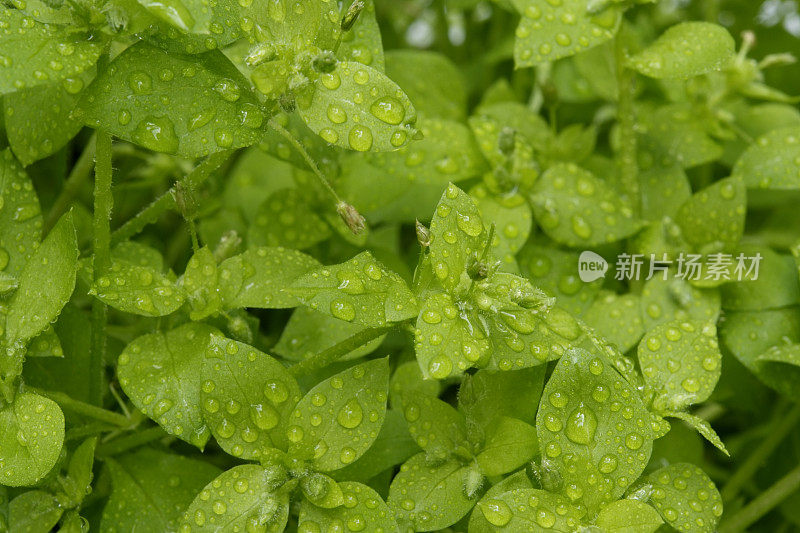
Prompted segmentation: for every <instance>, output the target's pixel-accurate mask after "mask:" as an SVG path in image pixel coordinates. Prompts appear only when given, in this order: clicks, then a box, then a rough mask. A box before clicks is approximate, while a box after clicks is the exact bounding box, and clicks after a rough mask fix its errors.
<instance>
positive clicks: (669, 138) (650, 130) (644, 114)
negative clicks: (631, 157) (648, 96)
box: [636, 103, 722, 168]
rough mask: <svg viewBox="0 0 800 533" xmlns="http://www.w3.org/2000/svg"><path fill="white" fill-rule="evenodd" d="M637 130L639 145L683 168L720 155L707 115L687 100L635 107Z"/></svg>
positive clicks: (720, 151)
mask: <svg viewBox="0 0 800 533" xmlns="http://www.w3.org/2000/svg"><path fill="white" fill-rule="evenodd" d="M636 118H637V124H636V131H637V132H638V133H639V134H640V141H641V143H640V144H641V145H642V148H644V149H646V150H648V151H650V152H652V153H655V154H665V155H666V156H667V157H668V158H667V161H670V160H674V161H676V162H677V163H678V164H680V165H681V166H682V167H683V168H691V167H695V166H698V165H702V164H704V163H710V162H711V161H714V160H716V159H719V158H720V156H722V147H721V146H720V145H719V144H718V143H717V142H716V141H715V140H714V139H713V138H712V137H711V136H710V131H709V123H710V121H711V120H713V119H711V118H710V117H706V116H704V114H703V112H702V110H701V111H698V110H697V109H695V108H694V107H692V106H691V105H689V104H686V103H674V104H666V105H661V106H658V107H655V108H654V107H653V106H649V105H642V106H640V107H638V108H637V113H636Z"/></svg>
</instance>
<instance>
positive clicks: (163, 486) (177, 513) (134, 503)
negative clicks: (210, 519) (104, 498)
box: [100, 448, 236, 533]
mask: <svg viewBox="0 0 800 533" xmlns="http://www.w3.org/2000/svg"><path fill="white" fill-rule="evenodd" d="M105 463H106V466H107V468H108V470H109V472H110V474H111V483H112V486H113V489H112V491H111V496H110V497H109V498H108V503H107V504H106V506H105V508H104V509H103V515H102V518H101V520H100V531H101V532H103V533H112V532H118V531H119V532H121V531H139V530H145V531H147V530H151V529H153V530H157V531H177V529H178V524H179V520H180V518H181V512H182V511H183V510H184V509H186V506H188V505H189V504H190V503H191V501H192V498H194V496H195V494H197V492H199V491H200V489H202V488H203V487H204V486H205V485H206V483H209V482H210V481H211V480H212V479H214V477H215V476H216V475H218V474H219V469H218V468H217V467H215V466H212V465H211V464H209V463H208V462H206V461H198V460H196V459H189V458H187V457H183V456H181V455H176V454H171V453H165V452H162V451H157V450H154V449H150V448H143V449H141V450H139V451H137V452H135V453H132V454H128V455H124V456H122V457H116V458H110V457H109V458H107V459H105ZM226 489H227V487H226ZM215 496H216V495H215ZM216 501H219V497H216V498H214V499H213V500H211V501H210V502H209V505H210V504H211V503H212V502H216ZM227 501H228V500H226V503H227ZM234 501H236V500H234ZM192 531H195V530H194V529H192Z"/></svg>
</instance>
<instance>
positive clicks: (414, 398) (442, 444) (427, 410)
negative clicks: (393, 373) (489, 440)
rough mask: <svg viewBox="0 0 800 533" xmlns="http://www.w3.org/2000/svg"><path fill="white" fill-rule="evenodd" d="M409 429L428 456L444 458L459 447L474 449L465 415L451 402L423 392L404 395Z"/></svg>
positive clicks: (436, 459) (469, 450)
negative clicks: (468, 436)
mask: <svg viewBox="0 0 800 533" xmlns="http://www.w3.org/2000/svg"><path fill="white" fill-rule="evenodd" d="M402 409H403V416H404V417H405V419H406V423H407V424H408V432H409V433H410V434H411V436H412V437H413V438H414V440H415V441H416V442H417V445H418V446H419V447H420V448H422V449H423V450H425V453H426V454H427V455H426V456H427V457H428V459H429V460H435V461H443V460H446V459H449V458H450V456H452V455H453V454H455V453H456V452H457V451H460V452H461V453H462V454H463V453H464V452H466V453H467V454H470V453H471V452H472V450H471V445H470V443H469V440H468V439H467V424H466V420H465V419H464V415H463V414H461V413H460V412H458V411H457V410H456V409H455V408H454V407H453V406H451V405H450V404H449V403H447V402H444V401H442V400H440V399H439V398H436V397H433V396H429V395H427V394H424V393H422V392H418V391H417V392H412V391H408V392H406V393H405V394H403V395H402Z"/></svg>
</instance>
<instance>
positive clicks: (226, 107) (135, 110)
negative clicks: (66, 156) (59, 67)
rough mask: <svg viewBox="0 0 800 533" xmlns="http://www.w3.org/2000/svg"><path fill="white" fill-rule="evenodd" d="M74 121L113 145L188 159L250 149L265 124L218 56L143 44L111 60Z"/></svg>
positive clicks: (231, 69)
mask: <svg viewBox="0 0 800 533" xmlns="http://www.w3.org/2000/svg"><path fill="white" fill-rule="evenodd" d="M164 99H166V100H167V101H168V102H169V105H165V104H164ZM76 113H78V114H79V116H80V118H81V119H82V120H83V121H84V122H85V123H86V124H87V125H89V126H92V127H94V128H103V129H104V130H106V131H107V132H108V133H111V134H112V135H114V136H115V137H119V138H120V139H124V140H126V141H131V142H133V143H135V144H138V145H140V146H143V147H145V148H147V149H150V150H154V151H156V152H165V153H170V154H177V155H180V156H183V157H188V158H196V157H202V156H206V155H209V154H211V153H214V152H219V151H222V150H228V149H235V148H241V147H243V146H250V145H252V144H255V143H257V142H258V141H259V140H260V138H261V135H262V134H261V133H260V131H261V126H262V124H263V122H264V120H265V113H264V111H263V110H262V109H261V108H260V106H259V104H258V100H257V99H256V98H255V96H254V95H253V94H252V92H251V91H250V89H249V84H248V83H247V82H246V81H245V80H244V79H242V77H241V74H239V72H238V71H237V70H236V68H235V67H234V66H233V65H232V64H231V63H230V62H229V61H228V60H227V59H226V58H225V57H224V56H223V55H222V54H221V53H220V52H208V53H207V54H204V55H202V56H195V57H181V56H178V55H174V54H170V55H168V54H167V53H165V52H163V51H161V50H159V49H157V48H153V47H151V46H149V45H146V44H144V43H139V44H136V45H134V46H131V47H130V48H127V49H126V50H125V51H124V52H122V53H121V54H120V55H118V56H117V57H116V58H114V60H113V61H112V62H111V64H110V65H109V66H108V68H107V69H105V70H104V71H103V72H101V73H100V74H99V75H98V76H97V78H95V80H94V81H93V82H92V84H91V85H90V86H89V87H88V88H87V89H86V90H85V91H84V95H83V97H82V98H81V101H80V103H79V106H78V109H77V110H76Z"/></svg>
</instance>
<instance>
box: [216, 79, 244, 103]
mask: <svg viewBox="0 0 800 533" xmlns="http://www.w3.org/2000/svg"><path fill="white" fill-rule="evenodd" d="M214 90H215V91H216V92H217V93H218V94H219V95H220V96H221V97H222V99H223V100H225V101H226V102H235V101H237V100H238V99H239V97H240V96H241V94H240V91H239V86H238V85H237V84H236V82H235V81H233V80H231V79H228V78H222V79H221V80H219V81H218V82H217V84H216V85H214Z"/></svg>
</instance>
